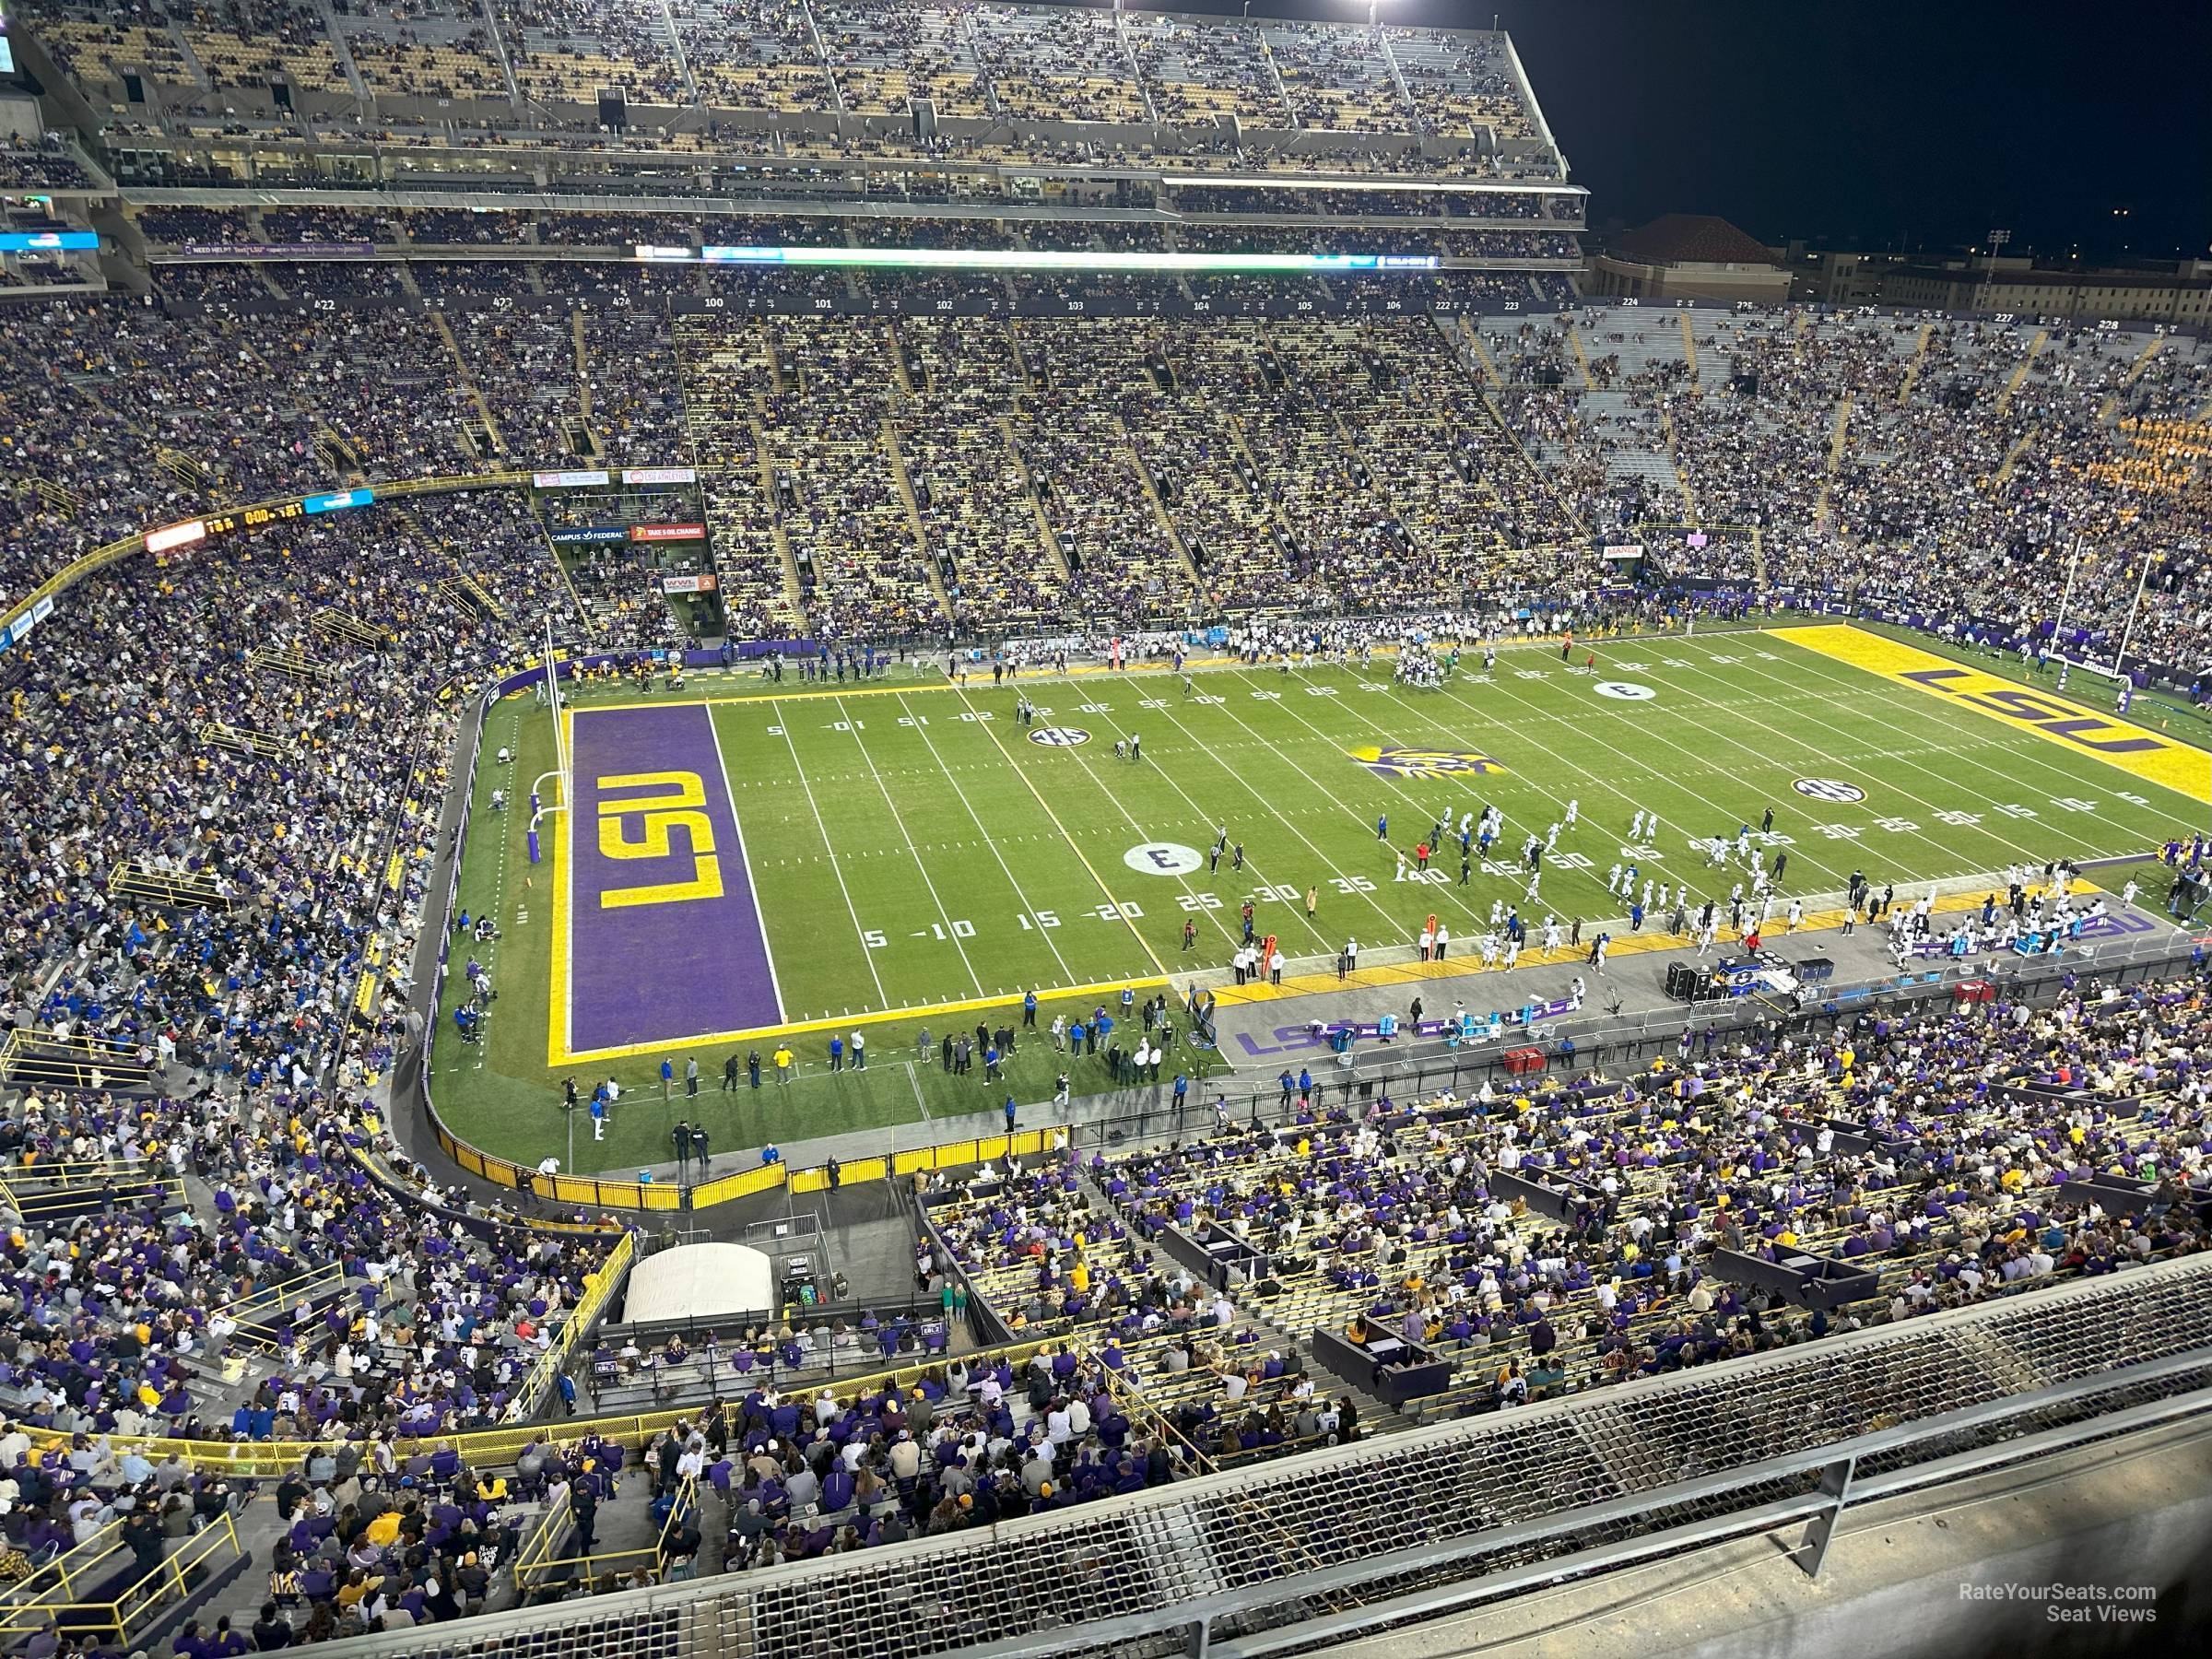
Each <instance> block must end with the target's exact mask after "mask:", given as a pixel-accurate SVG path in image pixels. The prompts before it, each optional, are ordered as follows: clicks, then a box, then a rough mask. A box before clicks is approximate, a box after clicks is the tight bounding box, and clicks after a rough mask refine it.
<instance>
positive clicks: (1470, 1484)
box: [330, 1256, 2212, 1659]
mask: <svg viewBox="0 0 2212 1659" xmlns="http://www.w3.org/2000/svg"><path fill="white" fill-rule="evenodd" d="M2208 1293H2212V1256H2192V1257H2186V1258H2183V1259H2181V1260H2178V1261H2174V1262H2171V1263H2166V1264H2160V1265H2153V1266H2147V1267H2142V1268H2136V1269H2131V1270H2126V1271H2124V1272H2121V1273H2118V1274H2115V1275H2110V1276H2104V1277H2097V1278H2093V1279H2085V1280H2080V1281H2077V1282H2074V1283H2071V1284H2067V1285H2064V1286H2059V1287H2054V1288H2048V1289H2038V1290H2034V1291H2031V1292H2029V1293H2026V1294H2024V1295H2021V1296H2017V1297H2012V1298H2007V1299H2004V1300H1997V1301H1993V1302H1987V1303H1983V1304H1979V1305H1974V1306H1970V1307H1966V1308H1962V1309H1959V1310H1956V1311H1954V1312H1945V1313H1938V1314H1933V1315H1929V1316H1927V1317H1924V1318H1916V1319H1912V1320H1908V1321H1905V1322H1903V1323H1900V1324H1889V1325H1884V1326H1880V1327H1877V1328H1876V1329H1873V1330H1868V1331H1865V1332H1862V1333H1858V1334H1855V1335H1850V1336H1843V1337H1837V1338H1831V1339H1830V1340H1827V1341H1823V1342H1819V1343H1814V1344H1808V1345H1806V1346H1803V1347H1787V1348H1783V1349H1780V1350H1777V1351H1775V1352H1772V1353H1770V1354H1767V1355H1763V1356H1759V1357H1756V1358H1753V1359H1742V1360H1734V1361H1730V1362H1729V1363H1727V1364H1726V1365H1725V1366H1723V1367H1719V1368H1713V1367H1698V1368H1694V1369H1692V1370H1689V1371H1683V1372H1679V1373H1675V1374H1670V1375H1661V1376H1656V1377H1651V1378H1646V1379H1642V1380H1640V1381H1638V1382H1630V1383H1626V1384H1623V1385H1620V1386H1618V1387H1615V1388H1611V1389H1606V1390H1602V1391H1598V1392H1594V1393H1590V1394H1574V1395H1571V1396H1567V1397H1564V1398H1561V1399H1559V1400H1555V1401H1547V1402H1543V1403H1539V1404H1535V1405H1531V1406H1523V1407H1520V1408H1517V1409H1512V1410H1508V1411H1504V1412H1498V1413H1492V1414H1488V1415H1487V1416H1484V1417H1481V1418H1470V1419H1465V1420H1463V1421H1459V1422H1455V1423H1452V1424H1449V1425H1443V1426H1440V1427H1438V1428H1435V1429H1430V1430H1415V1431H1412V1432H1410V1433H1406V1434H1399V1435H1393V1436H1388V1437H1383V1438H1380V1439H1376V1440H1371V1441H1361V1442H1359V1443H1358V1444H1356V1445H1352V1446H1340V1447H1334V1448H1330V1449H1328V1450H1325V1451H1322V1452H1315V1453H1306V1454H1303V1455H1300V1456H1296V1457H1291V1458H1288V1459H1285V1460H1282V1461H1279V1462H1274V1463H1269V1464H1266V1465H1260V1466H1257V1467H1253V1468H1241V1469H1234V1470H1230V1471H1227V1472H1224V1473H1221V1474H1218V1475H1211V1476H1206V1477H1200V1478H1198V1479H1195V1480H1191V1481H1188V1482H1182V1483H1179V1484H1177V1485H1174V1486H1171V1487H1168V1488H1157V1489H1154V1490H1151V1491H1147V1492H1142V1493H1136V1494H1132V1495H1130V1496H1127V1497H1123V1498H1114V1499H1108V1500H1102V1501H1100V1502H1096V1503H1088V1504H1083V1505H1080V1506H1078V1507H1077V1508H1074V1509H1072V1510H1067V1511H1060V1512H1050V1513H1047V1514H1044V1515H1040V1516H1033V1517H1030V1518H1028V1519H1025V1520H1022V1521H1018V1522H1012V1523H1002V1524H999V1525H997V1526H995V1527H991V1528H980V1529H975V1530H971V1531H966V1532H959V1533H953V1534H949V1535H943V1536H939V1537H934V1538H926V1539H921V1540H917V1541H914V1542H911V1543H907V1544H902V1545H897V1546H892V1547H886V1548H878V1549H872V1550H864V1551H860V1552H857V1553H853V1554H843V1555H835V1556H831V1557H829V1558H827V1559H820V1560H816V1561H811V1562H806V1563H800V1564H796V1565H792V1566H786V1567H778V1568H771V1569H767V1570H763V1571H756V1572H751V1573H747V1574H743V1575H739V1576H735V1577H731V1578H728V1579H716V1580H710V1581H705V1582H703V1583H687V1584H685V1585H683V1586H681V1587H680V1589H676V1588H672V1589H656V1590H643V1591H636V1592H630V1593H626V1594H616V1595H611V1596H606V1597H603V1598H599V1599H597V1600H595V1601H594V1602H592V1603H590V1604H588V1605H587V1606H578V1605H576V1604H567V1605H564V1606H561V1607H559V1608H558V1609H553V1608H547V1609H542V1610H535V1609H533V1610H524V1611H522V1612H519V1613H515V1614H512V1615H509V1616H508V1617H506V1618H503V1619H502V1620H501V1621H500V1626H499V1628H498V1629H497V1630H488V1629H483V1628H478V1627H474V1626H468V1627H459V1628H456V1629H455V1630H453V1632H452V1633H451V1634H450V1635H448V1634H446V1633H444V1632H443V1631H441V1630H435V1629H433V1630H413V1631H409V1632H406V1634H405V1636H404V1638H402V1637H367V1638H362V1639H359V1640H357V1641H347V1642H344V1643H340V1644H337V1645H335V1646H333V1647H332V1648H331V1649H330V1659H399V1656H400V1655H403V1654H404V1655H406V1656H407V1659H461V1656H462V1655H469V1656H471V1659H499V1656H502V1655H509V1654H512V1655H517V1656H518V1659H519V1656H520V1655H523V1654H525V1653H527V1654H531V1655H543V1656H545V1659H569V1656H574V1659H583V1656H585V1655H588V1654H591V1653H597V1652H604V1651H612V1649H613V1647H614V1646H618V1647H619V1649H620V1651H622V1652H624V1653H628V1654H631V1655H635V1656H636V1659H691V1656H692V1655H705V1654H710V1653H712V1654H717V1655H720V1654H731V1655H739V1656H741V1659H785V1656H786V1655H788V1656H790V1659H797V1656H798V1655H801V1654H806V1653H818V1652H824V1651H841V1652H853V1653H862V1652H865V1653H869V1654H870V1655H872V1656H879V1659H921V1656H922V1655H925V1654H935V1653H959V1652H969V1651H978V1652H987V1653H990V1654H992V1655H994V1659H997V1656H1006V1659H1011V1656H1013V1655H1036V1656H1039V1659H1041V1656H1042V1655H1046V1654H1056V1653H1071V1654H1086V1655H1088V1654H1093V1653H1100V1654H1102V1653H1106V1652H1108V1651H1109V1650H1110V1649H1111V1650H1112V1651H1114V1652H1116V1653H1124V1654H1127V1653H1195V1652H1202V1651H1204V1649H1205V1648H1206V1645H1208V1644H1209V1643H1218V1644H1219V1645H1221V1646H1223V1647H1225V1648H1226V1649H1227V1651H1230V1652H1233V1653H1253V1654H1257V1653H1263V1652H1265V1651H1267V1650H1268V1649H1269V1648H1270V1647H1272V1646H1277V1645H1286V1644H1288V1643H1290V1642H1293V1641H1304V1640H1306V1639H1307V1638H1309V1637H1314V1636H1318V1635H1319V1634H1320V1633H1322V1632H1323V1631H1324V1629H1330V1628H1335V1627H1324V1625H1323V1624H1322V1623H1320V1622H1319V1618H1320V1615H1321V1610H1322V1608H1324V1607H1326V1608H1327V1609H1329V1610H1330V1616H1331V1617H1334V1618H1341V1619H1343V1620H1345V1621H1347V1628H1365V1627H1366V1626H1367V1625H1368V1624H1371V1623H1374V1622H1378V1621H1380V1620H1382V1619H1384V1618H1389V1619H1405V1618H1418V1617H1421V1616H1422V1615H1423V1614H1424V1613H1426V1612H1430V1611H1434V1610H1437V1609H1439V1608H1442V1607H1446V1606H1451V1605H1453V1603H1455V1602H1456V1601H1459V1600H1464V1599H1466V1597H1467V1596H1468V1595H1470V1594H1493V1593H1495V1594H1508V1593H1511V1592H1512V1590H1514V1589H1516V1588H1520V1587H1524V1586H1525V1585H1526V1584H1528V1583H1532V1582H1535V1580H1537V1579H1541V1580H1542V1581H1544V1582H1549V1581H1551V1580H1553V1579H1556V1578H1558V1577H1559V1576H1561V1575H1562V1573H1564V1572H1570V1571H1585V1572H1587V1571H1603V1570H1604V1569H1605V1568H1606V1567H1607V1566H1610V1565H1618V1564H1620V1563H1622V1562H1625V1561H1627V1560H1630V1559H1636V1558H1637V1557H1638V1556H1639V1555H1641V1554H1650V1553H1653V1552H1656V1551H1659V1550H1662V1549H1680V1548H1686V1547H1695V1546H1697V1545H1698V1544H1700V1543H1703V1542H1708V1541H1711V1540H1712V1539H1713V1538H1714V1537H1716V1536H1721V1535H1735V1534H1741V1533H1743V1532H1746V1531H1752V1530H1758V1529H1761V1528H1764V1529H1771V1528H1773V1527H1776V1526H1780V1525H1783V1524H1794V1523H1800V1522H1802V1523H1807V1524H1816V1525H1817V1528H1818V1533H1817V1536H1816V1539H1815V1546H1816V1547H1815V1548H1814V1549H1813V1550H1811V1551H1809V1552H1807V1559H1808V1561H1809V1562H1810V1564H1811V1565H1812V1566H1813V1567H1814V1568H1815V1569H1816V1570H1817V1568H1818V1563H1819V1544H1820V1542H1821V1540H1822V1539H1824V1538H1825V1536H1827V1535H1832V1532H1833V1529H1834V1524H1835V1518H1836V1516H1837V1515H1838V1514H1839V1513H1841V1512H1842V1510H1843V1509H1844V1508H1845V1507H1846V1506H1847V1505H1849V1504H1852V1503H1855V1502H1859V1501H1862V1500H1866V1499H1870V1498H1874V1497H1880V1496H1889V1495H1893V1494H1895V1493H1898V1492H1901V1491H1907V1490H1911V1489H1912V1488H1915V1487H1930V1486H1934V1485H1936V1484H1939V1483H1941V1482H1944V1481H1947V1480H1952V1479H1957V1478H1959V1477H1962V1476H1964V1475H1966V1474H1971V1473H1978V1472H1982V1471H1983V1470H1986V1469H1989V1468H1992V1467H1995V1466H1999V1465H2002V1464H2004V1463H2006V1462H2012V1461H2019V1460H2024V1459H2028V1458H2033V1457H2038V1456H2042V1455H2047V1454H2048V1453H2050V1452H2052V1451H2054V1450H2058V1449H2062V1448H2064V1447H2065V1446H2068V1445H2075V1444H2080V1443H2084V1442H2086V1441H2091V1440H2096V1439H2101V1438H2103V1437H2107V1436H2110V1435H2113V1434H2118V1433H2123V1432H2127V1431H2130V1430H2136V1429H2140V1428H2142V1427H2144V1426H2146V1425H2147V1424H2152V1423H2156V1422H2164V1421H2171V1420H2175V1419H2177V1418H2183V1417H2187V1416H2194V1415H2196V1414H2199V1413H2203V1412H2206V1410H2207V1409H2208V1408H2212V1294H2208ZM1317 1604H1318V1605H1317ZM1363 1604H1364V1605H1363ZM1301 1616H1303V1617H1307V1618H1313V1619H1314V1620H1315V1622H1312V1623H1308V1624H1301V1623H1300V1622H1299V1620H1300V1618H1301ZM1278 1627H1279V1629H1280V1641H1276V1640H1274V1639H1273V1638H1272V1637H1271V1636H1270V1633H1269V1632H1270V1631H1271V1630H1275V1629H1277V1628H1278Z"/></svg>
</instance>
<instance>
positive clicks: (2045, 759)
mask: <svg viewBox="0 0 2212 1659" xmlns="http://www.w3.org/2000/svg"><path fill="white" fill-rule="evenodd" d="M1784 642H1785V643H1786V642H1787V641H1786V637H1785V639H1784ZM1797 651H1798V654H1799V655H1802V656H1804V657H1806V658H1807V659H1809V661H1808V662H1807V664H1806V666H1807V667H1808V668H1811V669H1813V670H1815V671H1817V672H1818V676H1819V677H1820V678H1821V679H1823V680H1824V681H1826V682H1828V683H1832V684H1834V685H1837V686H1839V687H1843V688H1851V687H1852V686H1853V684H1854V678H1853V677H1857V679H1858V681H1859V683H1862V684H1863V681H1864V680H1865V679H1873V680H1876V681H1877V682H1880V683H1883V684H1885V685H1886V684H1887V683H1888V682H1887V681H1884V680H1883V679H1882V677H1881V676H1880V675H1879V674H1876V673H1874V672H1872V671H1871V670H1869V669H1865V668H1858V667H1853V665H1851V664H1849V663H1844V662H1840V661H1838V660H1837V659H1835V658H1833V657H1829V656H1824V655H1822V654H1821V653H1818V652H1816V651H1806V649H1805V648H1804V647H1803V646H1799V647H1798V648H1797ZM1709 654H1710V653H1709ZM1775 660H1776V661H1777V662H1780V663H1783V664H1785V665H1793V666H1794V665H1795V658H1794V657H1777V658H1776V659H1775ZM1946 660H1948V659H1946ZM1745 666H1747V667H1752V672H1753V673H1756V674H1761V675H1764V676H1766V677H1768V678H1771V679H1773V680H1775V681H1776V682H1777V683H1779V684H1782V685H1785V686H1787V685H1790V684H1791V680H1790V677H1789V675H1788V673H1786V672H1784V671H1781V670H1777V669H1773V668H1764V667H1753V666H1752V665H1751V664H1750V663H1749V662H1748V661H1747V663H1746V664H1745ZM1960 666H1961V667H1963V665H1960ZM1969 672H1973V671H1972V670H1969ZM1980 672H1983V673H1989V674H1991V676H1992V677H1993V678H1998V679H2005V678H2006V677H2005V676H2003V675H1998V674H1995V673H1994V670H1986V669H1985V670H1981V671H1980ZM2007 683H2013V682H2010V681H2007ZM1794 689H1795V690H1798V691H1803V690H1804V687H1803V686H1802V685H1799V686H1795V687H1794ZM2021 689H2022V690H2026V691H2031V692H2038V693H2041V688H2040V687H2036V686H2031V685H2023V686H2021ZM2049 695H2051V696H2053V697H2054V698H2059V699H2062V700H2064V699H2065V693H2064V692H2058V691H2053V692H2051V693H2050V694H2049ZM1900 707H1905V708H1909V709H1910V710H1911V711H1912V720H1913V721H1914V722H1915V723H1916V724H1919V725H1922V726H1932V727H1935V728H1938V729H1941V730H1943V731H1945V732H1950V731H1955V730H1957V729H1958V728H1957V727H1956V726H1955V725H1954V724H1952V723H1951V722H1949V721H1947V720H1946V719H1945V718H1944V714H1945V710H1944V708H1943V705H1942V704H1941V703H1939V702H1936V701H1935V700H1932V699H1928V698H1925V697H1923V696H1921V695H1919V694H1918V693H1914V694H1913V696H1912V700H1911V701H1910V702H1909V703H1905V704H1901V705H1900ZM1977 718H1979V716H1977ZM2004 730H2005V728H2004V727H2003V726H2002V725H1999V724H1994V723H1991V734H1992V735H1993V737H1994V735H1995V734H1996V733H1998V732H2000V731H2004ZM2006 735H2009V736H2012V737H2015V738H2018V739H2021V740H2023V741H2024V742H2025V743H2026V744H2027V747H2023V748H2022V749H2021V750H2020V751H2019V753H2018V755H2012V756H2011V757H2010V758H2012V759H2018V760H2019V761H2020V762H2021V763H2022V764H2023V765H2026V764H2030V763H2032V764H2033V765H2035V766H2036V767H2037V768H2038V769H2039V770H2041V771H2043V772H2044V773H2046V774H2048V776H2049V777H2050V778H2052V779H2054V780H2055V781H2056V782H2059V783H2062V784H2064V785H2065V787H2066V789H2067V791H2068V793H2071V792H2073V791H2074V790H2077V789H2082V788H2087V787H2090V786H2091V782H2090V780H2088V779H2085V778H2081V777H2077V776H2075V775H2074V774H2072V773H2070V772H2068V771H2066V770H2065V767H2064V766H2062V765H2060V764H2059V760H2058V756H2059V754H2060V752H2061V751H2060V750H2059V749H2058V748H2056V747H2053V746H2052V745H2051V744H2049V743H2047V742H2045V741H2044V740H2043V739H2042V738H2041V737H2033V736H2030V734H2028V733H2025V732H2018V731H2011V732H2006ZM2167 741H2169V742H2171V741H2173V740H2172V739H2171V738H2169V739H2167ZM2177 747H2184V748H2186V747H2189V746H2188V745H2186V744H2183V745H2178V746H2177ZM2007 753H2008V755H2010V751H2007ZM2079 758H2080V759H2094V757H2091V756H2088V755H2084V756H2081V757H2079ZM1956 759H1959V760H1961V761H1963V762H1965V763H1966V764H1967V765H1969V766H1971V767H1973V768H1975V769H1976V770H1977V771H1984V772H1987V773H1988V774H1989V775H1990V776H1992V777H1993V778H1995V779H1997V780H1999V781H2000V782H2006V783H2009V784H2014V785H2018V784H2020V783H2021V782H2024V780H2022V779H2019V778H2017V777H2014V776H2011V775H2010V774H2008V773H2007V772H2006V771H2005V769H2004V768H2002V767H2000V766H1997V765H1995V764H1994V763H1992V762H1990V761H1988V760H1984V759H1981V758H1980V756H1979V754H1975V753H1965V752H1961V753H1960V754H1959V755H1958V756H1957V757H1956ZM1903 764H1907V765H1912V764H1913V763H1912V762H1911V761H1905V762H1903ZM2097 765H2098V766H2099V768H2100V770H2109V771H2112V773H2113V774H2114V775H2115V776H2116V777H2125V778H2127V779H2128V780H2129V781H2130V782H2133V783H2137V784H2144V785H2147V787H2149V788H2152V789H2157V790H2162V791H2164V792H2165V793H2167V794H2179V793H2180V792H2179V791H2176V790H2172V789H2169V788H2168V787H2167V786H2166V785H2165V784H2162V783H2154V782H2151V781H2150V780H2149V779H2147V778H2137V777H2135V776H2134V775H2133V774H2132V773H2130V772H2128V771H2126V770H2125V769H2124V768H2118V767H2112V768H2107V767H2106V763H2105V762H2103V761H2101V760H2100V761H2097ZM1919 770H1922V771H1932V769H1929V768H1925V767H1923V768H1920V769H1919ZM1934 775H1936V776H1940V775H1941V774H1940V773H1936V774H1934ZM1985 798H1989V799H1994V797H1985ZM2182 798H2183V799H2184V800H2186V799H2187V798H2188V797H2187V796H2185V795H2183V796H2182ZM2129 805H2131V806H2132V805H2133V803H2132V802H2131V803H2129ZM2135 809H2136V811H2138V812H2146V813H2149V814H2151V815H2152V816H2154V817H2156V816H2158V812H2159V809H2158V807H2157V806H2155V805H2153V806H2139V807H2136V808H2135ZM2180 822H2181V820H2179V819H2176V820H2174V827H2177V828H2178V827H2179V825H2180Z"/></svg>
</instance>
